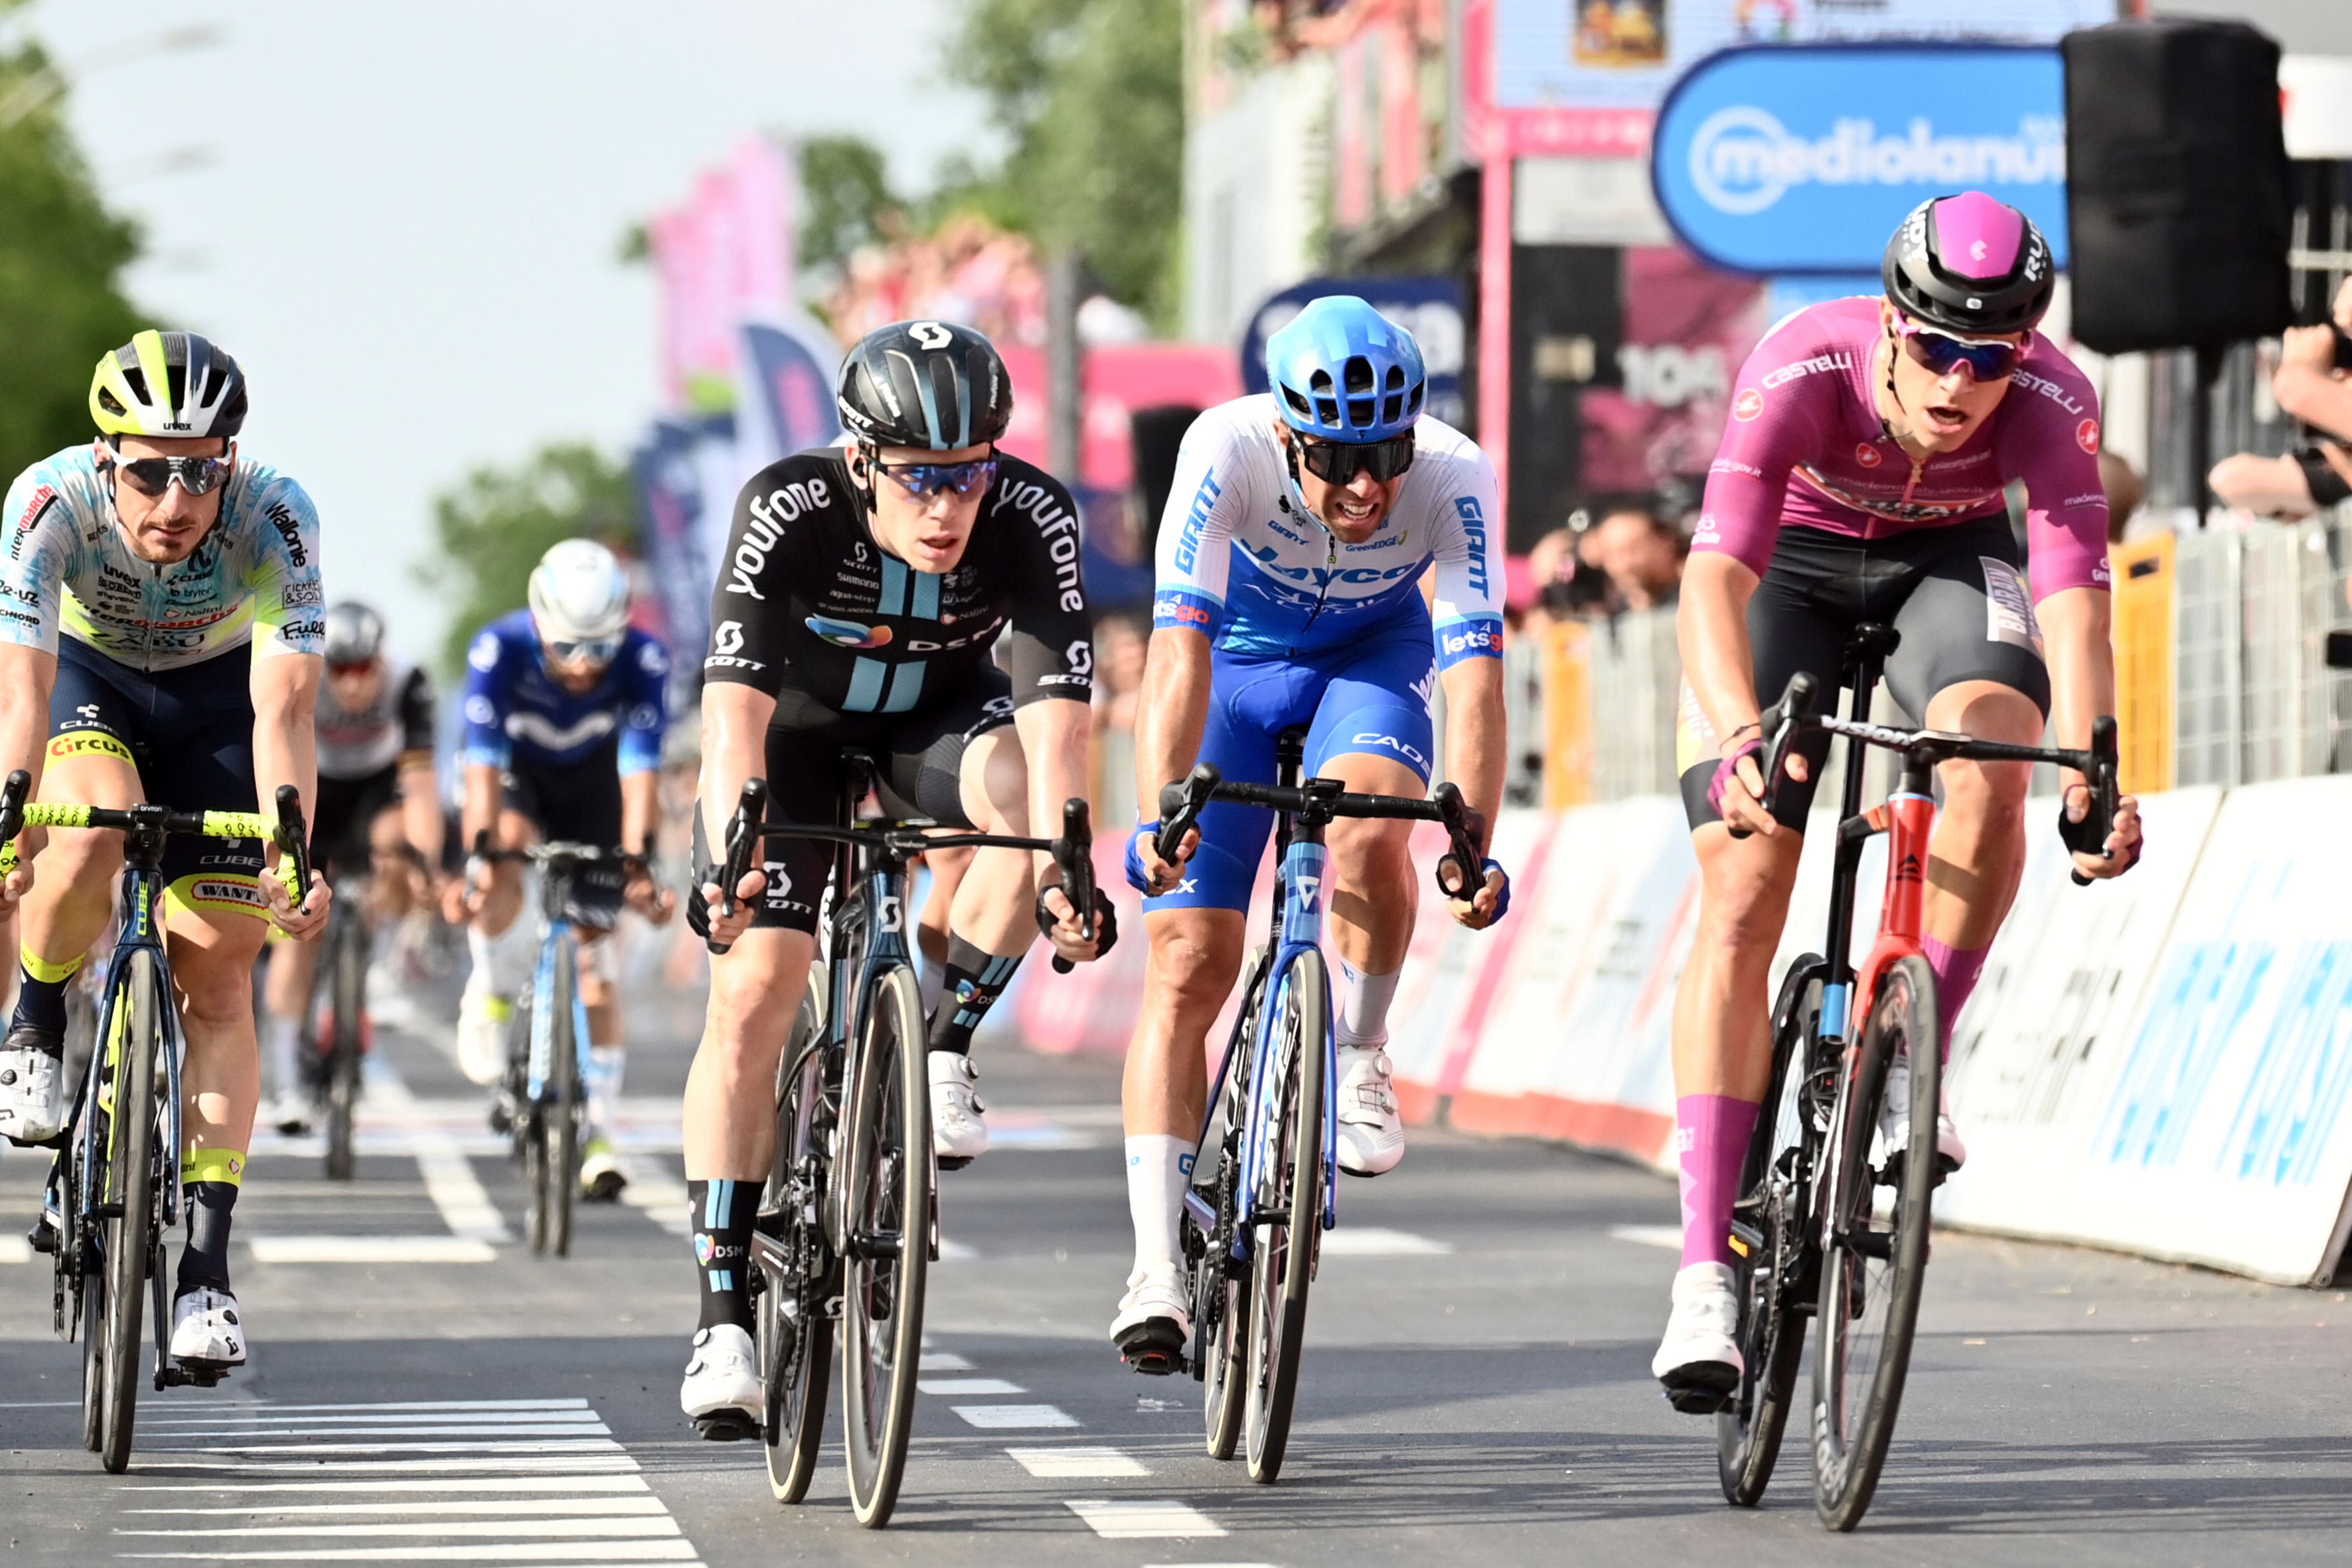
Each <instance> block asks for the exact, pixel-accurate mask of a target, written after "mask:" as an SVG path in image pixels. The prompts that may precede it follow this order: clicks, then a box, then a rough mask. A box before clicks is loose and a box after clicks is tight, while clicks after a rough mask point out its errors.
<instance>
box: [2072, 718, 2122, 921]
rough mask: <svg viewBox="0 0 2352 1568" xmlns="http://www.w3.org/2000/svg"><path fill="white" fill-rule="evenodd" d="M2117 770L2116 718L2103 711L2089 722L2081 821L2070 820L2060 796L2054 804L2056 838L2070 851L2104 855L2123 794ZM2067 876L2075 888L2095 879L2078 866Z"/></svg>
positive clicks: (2082, 886)
mask: <svg viewBox="0 0 2352 1568" xmlns="http://www.w3.org/2000/svg"><path fill="white" fill-rule="evenodd" d="M2119 773H2120V749H2119V748H2118V746H2117V745H2116V721H2115V719H2114V718H2113V716H2111V715H2109V714H2105V713H2103V714H2101V715H2100V716H2099V717H2097V718H2096V719H2094V720H2092V721H2091V767H2090V770H2089V772H2087V773H2085V774H2084V780H2083V782H2084V784H2085V785H2086V786H2087V787H2088V789H2089V791H2090V796H2091V799H2090V804H2089V805H2088V806H2087V808H2085V809H2084V813H2083V820H2082V821H2081V822H2074V821H2071V820H2070V819H2069V818H2068V817H2067V815H2066V804H2065V801H2064V798H2063V796H2062V797H2061V798H2060V800H2059V803H2058V837H2060V839H2062V840H2063V842H2064V843H2065V846H2066V847H2067V848H2068V849H2069V850H2071V851H2073V852H2074V854H2077V855H2096V856H2098V857H2099V858H2101V859H2105V858H2107V857H2108V849H2107V835H2108V834H2110V833H2113V832H2114V831H2115V830H2116V806H2117V803H2118V801H2119V800H2120V799H2121V797H2122V795H2123V789H2122V786H2121V784H2120V782H2119V779H2118V774H2119ZM2067 876H2068V877H2069V878H2070V879H2072V880H2073V881H2074V886H2076V887H2078V888H2087V887H2089V886H2090V885H2091V883H2092V882H2093V881H2094V880H2095V879H2094V878H2090V877H2086V876H2084V874H2083V872H2082V870H2081V869H2080V868H2073V869H2070V870H2069V871H2068V872H2067Z"/></svg>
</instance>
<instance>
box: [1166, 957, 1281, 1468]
mask: <svg viewBox="0 0 2352 1568" xmlns="http://www.w3.org/2000/svg"><path fill="white" fill-rule="evenodd" d="M1270 956H1271V955H1270V953H1269V952H1268V951H1267V950H1266V949H1265V948H1260V949H1259V950H1258V953H1257V957H1256V958H1255V961H1254V962H1253V963H1251V965H1250V983H1249V987H1248V989H1247V990H1246V991H1244V993H1243V996H1242V1006H1241V1011H1240V1012H1239V1013H1238V1014H1237V1015H1236V1016H1235V1017H1234V1035H1233V1041H1232V1043H1231V1044H1230V1045H1229V1046H1228V1047H1226V1054H1227V1056H1228V1057H1229V1058H1231V1059H1232V1064H1233V1065H1232V1067H1231V1068H1230V1069H1229V1070H1228V1071H1227V1073H1226V1076H1225V1083H1224V1091H1223V1094H1221V1095H1220V1096H1219V1097H1218V1111H1217V1120H1216V1122H1215V1123H1214V1124H1213V1125H1212V1126H1211V1127H1210V1129H1209V1132H1208V1135H1207V1136H1206V1137H1204V1138H1203V1139H1202V1141H1201V1153H1200V1155H1199V1156H1197V1157H1196V1158H1195V1161H1194V1172H1193V1173H1194V1174H1195V1175H1198V1174H1200V1170H1199V1163H1200V1160H1201V1159H1207V1160H1209V1161H1210V1162H1211V1163H1212V1167H1213V1168H1212V1171H1211V1173H1210V1181H1211V1190H1210V1194H1209V1201H1210V1202H1211V1203H1212V1204H1213V1205H1216V1210H1217V1228H1216V1230H1215V1231H1214V1232H1213V1233H1211V1234H1206V1235H1203V1234H1202V1233H1201V1232H1200V1230H1199V1229H1198V1227H1197V1226H1194V1225H1193V1223H1192V1217H1191V1215H1190V1214H1189V1213H1186V1214H1185V1215H1183V1216H1182V1218H1181V1224H1182V1226H1183V1227H1184V1233H1185V1235H1186V1236H1187V1237H1188V1238H1189V1239H1190V1241H1191V1243H1192V1244H1193V1245H1197V1246H1198V1247H1200V1249H1201V1256H1200V1257H1199V1258H1196V1259H1194V1260H1193V1263H1192V1267H1193V1269H1194V1274H1193V1279H1192V1344H1193V1360H1194V1363H1195V1365H1196V1366H1198V1368H1199V1369H1200V1374H1201V1382H1202V1390H1201V1394H1202V1398H1201V1408H1202V1417H1203V1420H1204V1424H1205V1426H1206V1427H1207V1436H1208V1447H1209V1458H1213V1459H1230V1458H1233V1457H1234V1449H1235V1448H1236V1447H1239V1446H1240V1444H1241V1440H1242V1416H1243V1414H1244V1411H1245V1410H1246V1409H1247V1407H1248V1406H1247V1396H1248V1394H1249V1321H1250V1315H1249V1314H1250V1293H1249V1291H1248V1290H1247V1289H1244V1285H1245V1283H1246V1282H1247V1279H1248V1274H1247V1271H1246V1270H1239V1271H1237V1270H1236V1269H1235V1268H1234V1260H1233V1243H1234V1236H1235V1234H1236V1233H1237V1231H1238V1230H1239V1227H1240V1226H1241V1225H1242V1223H1243V1222H1242V1220H1241V1218H1240V1217H1239V1216H1240V1215H1241V1213H1242V1210H1243V1207H1244V1205H1243V1203H1242V1201H1241V1179H1242V1130H1243V1128H1244V1126H1246V1125H1247V1123H1248V1121H1249V1118H1248V1116H1247V1114H1246V1113H1245V1111H1244V1107H1245V1106H1246V1105H1247V1104H1248V1102H1249V1080H1250V1061H1251V1059H1252V1056H1253V1054H1254V1053H1253V1047H1254V1046H1255V1036H1254V1035H1253V1033H1252V1031H1253V1030H1254V1029H1255V1028H1256V1026H1257V1017H1258V1004H1259V1002H1260V1000H1261V999H1262V998H1263V997H1264V996H1265V972H1266V966H1267V963H1268V962H1269V959H1270Z"/></svg>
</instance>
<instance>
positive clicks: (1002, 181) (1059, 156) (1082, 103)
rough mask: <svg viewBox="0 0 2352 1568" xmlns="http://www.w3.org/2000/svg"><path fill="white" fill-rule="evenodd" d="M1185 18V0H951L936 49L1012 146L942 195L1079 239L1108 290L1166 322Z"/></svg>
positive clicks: (1051, 242) (1030, 230) (1042, 235)
mask: <svg viewBox="0 0 2352 1568" xmlns="http://www.w3.org/2000/svg"><path fill="white" fill-rule="evenodd" d="M1183 18H1184V5H1183V0H957V19H956V28H955V32H954V36H953V37H951V38H950V40H949V44H948V48H947V53H946V58H945V59H944V61H943V67H944V68H945V70H946V72H947V74H948V75H949V76H950V77H951V78H953V79H956V80H958V81H961V82H965V83H968V84H970V85H971V86H972V87H975V88H977V89H980V91H981V92H982V94H983V95H984V96H985V97H986V98H987V100H988V101H989V106H990V115H991V118H992V119H993V120H994V121H995V122H996V123H997V125H998V126H999V127H1000V128H1002V129H1003V132H1005V134H1006V136H1007V138H1008V139H1009V140H1010V142H1011V144H1012V150H1011V151H1010V152H1009V153H1007V154H1006V155H1005V159H1004V162H1003V164H1002V165H1001V166H1000V167H999V168H998V169H996V170H995V171H994V172H993V173H992V174H985V175H983V176H982V177H980V178H978V179H976V180H973V181H971V183H970V184H966V185H963V186H962V187H961V189H958V188H957V183H956V182H955V181H954V180H953V178H952V177H951V178H950V186H949V189H948V190H947V192H945V193H944V195H945V196H946V197H947V198H948V199H950V200H954V201H961V202H962V203H966V204H968V205H973V206H976V207H978V208H980V209H981V210H982V211H984V212H986V213H987V214H988V215H989V216H992V217H994V218H996V219H997V220H998V221H999V222H1001V223H1004V224H1006V225H1007V226H1011V227H1014V228H1018V229H1020V230H1021V231H1023V232H1024V233H1026V234H1028V235H1031V236H1032V237H1034V238H1036V239H1037V240H1038V241H1039V242H1041V243H1042V244H1044V245H1045V246H1046V247H1049V248H1051V247H1060V246H1064V245H1074V246H1076V247H1078V249H1079V250H1080V251H1082V252H1083V253H1084V254H1085V256H1086V258H1087V265H1088V266H1089V267H1091V268H1093V270H1094V272H1095V275H1096V276H1097V278H1098V279H1101V281H1102V283H1103V285H1104V287H1105V288H1106V289H1108V291H1109V292H1110V293H1111V295H1112V296H1113V297H1115V298H1117V299H1118V300H1120V301H1121V302H1122V303H1124V304H1128V305H1132V306H1134V307H1135V308H1136V309H1138V310H1142V311H1143V312H1144V313H1145V314H1147V315H1149V316H1150V317H1152V318H1153V319H1154V320H1155V321H1160V322H1161V323H1163V324H1164V323H1167V322H1168V321H1171V319H1172V317H1173V316H1174V314H1175V312H1176V304H1177V300H1176V296H1177V288H1178V270H1177V225H1178V221H1179V219H1180V217H1181V195H1180V193H1181V191H1182V189H1183V176H1184V33H1183Z"/></svg>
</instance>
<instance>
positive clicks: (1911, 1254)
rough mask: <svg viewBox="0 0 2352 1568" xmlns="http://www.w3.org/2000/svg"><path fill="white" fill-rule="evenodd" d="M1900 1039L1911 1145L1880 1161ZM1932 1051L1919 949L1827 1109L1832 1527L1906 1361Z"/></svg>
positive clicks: (1869, 1489) (1932, 1123)
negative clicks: (1880, 1213) (1872, 1329)
mask: <svg viewBox="0 0 2352 1568" xmlns="http://www.w3.org/2000/svg"><path fill="white" fill-rule="evenodd" d="M1898 1047H1903V1048H1906V1049H1908V1051H1909V1054H1910V1058H1911V1139H1910V1146H1909V1147H1908V1148H1907V1149H1906V1150H1902V1151H1883V1152H1884V1154H1885V1156H1886V1157H1885V1162H1884V1163H1883V1164H1882V1166H1880V1167H1878V1168H1876V1169H1874V1167H1873V1166H1872V1165H1871V1163H1870V1156H1871V1153H1872V1150H1873V1146H1874V1142H1877V1141H1878V1139H1879V1128H1878V1121H1879V1118H1878V1110H1879V1100H1880V1096H1881V1093H1882V1091H1883V1089H1884V1088H1885V1080H1886V1068H1887V1064H1888V1063H1889V1062H1890V1061H1892V1060H1893V1059H1894V1053H1895V1050H1896V1049H1897V1048H1898ZM1938 1054H1939V1053H1938V1049H1937V1009H1936V975H1935V972H1934V971H1933V970H1931V969H1930V968H1928V967H1927V960H1926V959H1924V958H1921V957H1918V956H1917V955H1916V954H1915V955H1913V956H1910V957H1907V958H1903V959H1899V960H1897V961H1896V962H1895V963H1894V964H1893V965H1892V966H1891V967H1890V968H1889V969H1888V970H1887V971H1886V973H1885V975H1884V976H1882V977H1881V979H1880V980H1879V983H1878V991H1877V994H1875V995H1874V996H1873V997H1872V999H1871V1005H1870V1016H1869V1019H1868V1020H1867V1022H1866V1023H1865V1024H1864V1026H1863V1032H1862V1041H1861V1048H1860V1049H1859V1050H1858V1051H1856V1052H1854V1053H1853V1056H1852V1058H1851V1060H1852V1063H1853V1066H1852V1067H1851V1068H1850V1069H1849V1073H1848V1076H1847V1077H1846V1078H1845V1079H1844V1080H1843V1082H1842V1083H1841V1084H1840V1085H1839V1094H1838V1103H1837V1107H1836V1110H1835V1112H1834V1114H1833V1115H1832V1118H1831V1121H1830V1137H1831V1143H1830V1159H1831V1160H1832V1162H1834V1163H1833V1165H1832V1171H1831V1174H1830V1176H1829V1184H1828V1186H1827V1188H1826V1190H1825V1192H1824V1194H1823V1196H1822V1205H1823V1207H1824V1210H1825V1211H1826V1213H1827V1215H1828V1223H1827V1225H1826V1226H1825V1227H1824V1228H1825V1231H1826V1234H1827V1237H1828V1246H1827V1247H1826V1248H1825V1250H1824V1252H1823V1254H1822V1281H1821V1284H1822V1292H1821V1305H1820V1308H1819V1309H1818V1311H1817V1316H1818V1317H1819V1319H1820V1339H1819V1341H1818V1342H1817V1343H1816V1345H1815V1348H1814V1352H1813V1505H1814V1508H1815V1509H1816V1510H1818V1511H1819V1513H1820V1514H1821V1519H1822V1523H1823V1524H1825V1525H1827V1526H1828V1527H1829V1528H1830V1529H1832V1530H1835V1531H1848V1530H1852V1529H1853V1527H1854V1526H1855V1525H1857V1524H1859V1523H1861V1522H1862V1516H1863V1514H1864V1511H1865V1510H1868V1508H1869V1507H1870V1500H1871V1495H1872V1493H1874V1491H1875V1490H1876V1489H1877V1487H1878V1478H1879V1473H1880V1471H1881V1469H1882V1468H1884V1467H1885V1463H1886V1450H1887V1447H1888V1445H1889V1444H1890V1443H1891V1442H1892V1441H1893V1440H1894V1436H1895V1415H1896V1412H1897V1411H1898V1410H1899V1409H1900V1408H1901V1405H1902V1403H1903V1384H1904V1379H1905V1377H1906V1375H1907V1373H1909V1371H1910V1365H1911V1339H1912V1333H1913V1331H1914V1330H1915V1329H1916V1327H1917V1325H1918V1321H1919V1297H1920V1293H1921V1290H1922V1288H1923V1287H1924V1286H1925V1284H1926V1282H1927V1228H1928V1224H1929V1218H1930V1215H1929V1210H1930V1206H1931V1204H1932V1200H1933V1197H1934V1194H1935V1189H1936V1182H1937V1171H1936V1112H1937V1103H1938V1100H1937V1092H1938V1087H1939V1079H1941V1077H1942V1072H1941V1070H1940V1064H1939V1062H1938V1061H1937V1057H1938ZM1896 1153H1900V1154H1901V1156H1902V1158H1901V1160H1900V1162H1899V1163H1898V1162H1897V1161H1896V1160H1895V1158H1894V1156H1895V1154H1896ZM1882 1172H1883V1173H1884V1178H1885V1184H1890V1185H1892V1186H1894V1188H1895V1200H1894V1203H1893V1205H1892V1219H1893V1228H1892V1229H1891V1230H1885V1231H1883V1230H1880V1229H1878V1228H1877V1226H1876V1223H1875V1221H1874V1217H1873V1213H1872V1211H1873V1207H1874V1202H1873V1200H1874V1196H1875V1194H1876V1190H1877V1186H1878V1185H1879V1184H1881V1182H1882V1175H1881V1173H1882ZM1882 1254H1883V1256H1882ZM1882 1307H1883V1308H1884V1314H1885V1315H1884V1321H1883V1323H1882V1324H1881V1325H1880V1326H1879V1329H1878V1333H1877V1336H1876V1337H1877V1345H1876V1347H1875V1348H1876V1352H1877V1353H1876V1354H1875V1355H1874V1356H1872V1355H1867V1354H1866V1353H1865V1352H1867V1351H1868V1350H1869V1349H1870V1348H1871V1347H1870V1346H1869V1344H1868V1342H1867V1339H1866V1337H1865V1334H1864V1331H1857V1330H1856V1328H1855V1327H1854V1325H1855V1324H1856V1323H1857V1322H1860V1321H1862V1320H1863V1319H1864V1316H1865V1315H1866V1314H1870V1313H1873V1312H1874V1311H1875V1310H1878V1309H1880V1308H1882ZM1857 1363H1861V1364H1860V1365H1857ZM1857 1396H1858V1402H1857Z"/></svg>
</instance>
